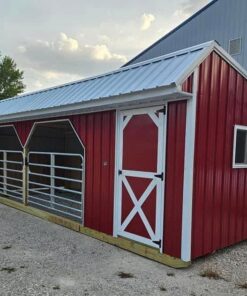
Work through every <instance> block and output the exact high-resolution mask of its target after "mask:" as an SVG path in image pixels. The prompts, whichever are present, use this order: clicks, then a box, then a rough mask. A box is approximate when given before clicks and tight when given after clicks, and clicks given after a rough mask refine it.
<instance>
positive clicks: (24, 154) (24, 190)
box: [22, 147, 28, 206]
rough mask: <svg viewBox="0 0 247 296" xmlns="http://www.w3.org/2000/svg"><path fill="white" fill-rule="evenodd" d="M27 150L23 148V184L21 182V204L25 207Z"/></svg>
mask: <svg viewBox="0 0 247 296" xmlns="http://www.w3.org/2000/svg"><path fill="white" fill-rule="evenodd" d="M27 157H28V149H27V148H26V147H24V148H23V173H22V176H23V182H22V184H23V185H22V196H23V204H24V205H25V206H27V204H28V161H27Z"/></svg>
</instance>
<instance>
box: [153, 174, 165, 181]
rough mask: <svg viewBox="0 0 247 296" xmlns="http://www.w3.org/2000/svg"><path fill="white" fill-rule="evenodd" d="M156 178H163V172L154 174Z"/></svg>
mask: <svg viewBox="0 0 247 296" xmlns="http://www.w3.org/2000/svg"><path fill="white" fill-rule="evenodd" d="M154 176H155V177H156V178H160V179H161V181H163V180H164V173H161V174H158V175H154Z"/></svg>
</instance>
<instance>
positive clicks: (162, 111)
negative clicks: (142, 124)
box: [157, 106, 166, 115]
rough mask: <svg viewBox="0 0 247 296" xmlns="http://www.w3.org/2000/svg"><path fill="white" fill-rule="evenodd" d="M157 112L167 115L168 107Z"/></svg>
mask: <svg viewBox="0 0 247 296" xmlns="http://www.w3.org/2000/svg"><path fill="white" fill-rule="evenodd" d="M157 112H159V113H163V114H164V115H166V106H164V108H163V109H160V110H158V111H157Z"/></svg>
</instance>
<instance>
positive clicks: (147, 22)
mask: <svg viewBox="0 0 247 296" xmlns="http://www.w3.org/2000/svg"><path fill="white" fill-rule="evenodd" d="M141 20H142V25H141V30H142V31H146V30H148V29H149V28H150V27H151V25H152V23H153V22H154V21H155V16H154V15H153V14H151V13H144V14H143V15H142V17H141Z"/></svg>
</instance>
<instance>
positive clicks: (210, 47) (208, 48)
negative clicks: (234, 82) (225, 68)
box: [175, 41, 247, 85]
mask: <svg viewBox="0 0 247 296" xmlns="http://www.w3.org/2000/svg"><path fill="white" fill-rule="evenodd" d="M213 51H214V52H216V53H217V54H218V55H220V56H221V57H222V58H223V60H225V61H226V62H227V63H228V64H229V65H230V66H232V67H233V68H234V69H235V70H236V71H237V72H238V73H240V74H241V75H243V76H244V77H245V79H247V71H246V70H245V69H244V68H243V67H242V66H241V65H240V64H239V63H238V62H237V61H236V60H235V59H234V58H233V57H232V56H231V55H230V54H229V53H228V52H227V51H225V49H224V48H222V47H221V46H219V45H218V44H217V42H215V41H210V42H208V43H205V44H204V49H203V50H202V52H201V55H200V57H198V59H197V60H195V61H194V62H193V63H191V65H190V67H189V68H188V69H186V71H185V72H183V73H182V75H181V76H180V77H179V78H178V79H177V81H176V82H175V83H176V85H182V84H183V82H184V81H185V80H186V79H187V78H188V77H190V75H192V74H193V72H194V70H195V69H196V68H197V67H199V66H200V65H201V64H202V63H203V62H204V61H205V59H206V58H207V57H208V56H209V55H210V54H211V53H212V52H213Z"/></svg>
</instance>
